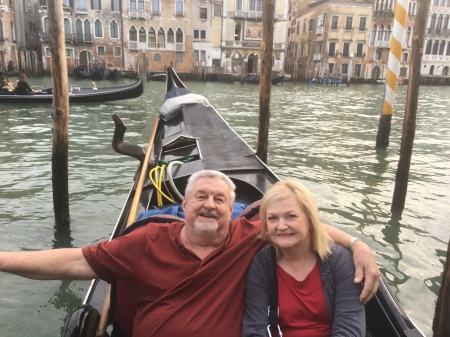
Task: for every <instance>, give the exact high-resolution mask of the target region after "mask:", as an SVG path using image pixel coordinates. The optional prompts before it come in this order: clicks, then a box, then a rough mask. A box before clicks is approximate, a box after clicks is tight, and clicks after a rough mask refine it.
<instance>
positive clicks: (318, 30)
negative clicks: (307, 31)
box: [316, 26, 325, 35]
mask: <svg viewBox="0 0 450 337" xmlns="http://www.w3.org/2000/svg"><path fill="white" fill-rule="evenodd" d="M316 34H318V35H319V34H325V27H324V26H319V27H317V29H316Z"/></svg>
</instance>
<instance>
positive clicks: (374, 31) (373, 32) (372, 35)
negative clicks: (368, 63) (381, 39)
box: [370, 25, 377, 45]
mask: <svg viewBox="0 0 450 337" xmlns="http://www.w3.org/2000/svg"><path fill="white" fill-rule="evenodd" d="M376 37H377V25H373V26H372V29H371V30H370V45H373V44H374V43H375V38H376Z"/></svg>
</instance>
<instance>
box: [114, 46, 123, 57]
mask: <svg viewBox="0 0 450 337" xmlns="http://www.w3.org/2000/svg"><path fill="white" fill-rule="evenodd" d="M121 56H122V49H121V48H120V47H114V57H121Z"/></svg>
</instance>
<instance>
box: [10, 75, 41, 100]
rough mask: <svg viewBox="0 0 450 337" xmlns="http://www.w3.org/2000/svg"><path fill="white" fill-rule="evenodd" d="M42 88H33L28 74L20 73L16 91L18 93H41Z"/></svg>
mask: <svg viewBox="0 0 450 337" xmlns="http://www.w3.org/2000/svg"><path fill="white" fill-rule="evenodd" d="M41 92H42V90H33V89H31V87H30V85H29V84H28V82H27V75H25V74H24V73H21V74H20V75H19V81H18V82H17V85H16V90H15V93H16V94H17V95H34V94H35V93H41Z"/></svg>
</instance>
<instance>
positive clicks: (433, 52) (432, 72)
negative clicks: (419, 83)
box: [420, 0, 450, 83]
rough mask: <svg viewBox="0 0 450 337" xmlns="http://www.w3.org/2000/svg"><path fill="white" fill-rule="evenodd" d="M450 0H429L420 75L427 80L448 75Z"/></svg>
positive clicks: (449, 60) (449, 63)
mask: <svg viewBox="0 0 450 337" xmlns="http://www.w3.org/2000/svg"><path fill="white" fill-rule="evenodd" d="M449 66H450V1H449V0H431V3H430V11H429V17H428V24H427V37H426V39H425V46H424V55H423V58H422V67H421V70H420V74H421V77H422V78H423V79H424V80H426V81H427V82H431V83H432V81H433V80H434V79H436V80H444V79H445V78H447V77H449V76H450V72H449Z"/></svg>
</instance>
